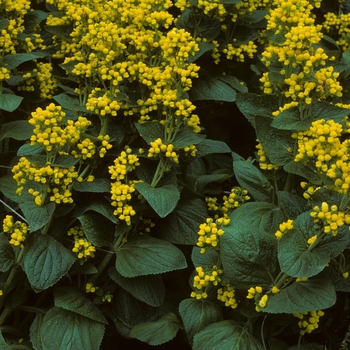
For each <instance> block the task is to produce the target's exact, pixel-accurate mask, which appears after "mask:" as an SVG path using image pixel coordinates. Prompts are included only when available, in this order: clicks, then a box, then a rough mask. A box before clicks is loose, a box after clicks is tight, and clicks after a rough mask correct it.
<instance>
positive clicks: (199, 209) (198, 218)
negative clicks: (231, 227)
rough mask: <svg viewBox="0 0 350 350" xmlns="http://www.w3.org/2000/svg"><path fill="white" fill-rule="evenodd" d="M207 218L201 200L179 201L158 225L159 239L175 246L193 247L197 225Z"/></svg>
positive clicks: (204, 206)
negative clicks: (187, 245)
mask: <svg viewBox="0 0 350 350" xmlns="http://www.w3.org/2000/svg"><path fill="white" fill-rule="evenodd" d="M206 218H207V208H206V205H205V203H204V202H203V201H202V200H201V199H196V198H194V199H183V200H180V201H179V203H178V205H177V206H176V208H175V209H174V210H173V211H172V212H171V213H170V214H169V215H168V216H167V217H166V218H164V219H163V220H161V221H160V223H159V232H160V236H159V238H162V239H164V240H166V241H169V242H171V243H175V244H189V245H194V244H196V242H197V238H198V235H197V232H198V230H199V225H200V224H202V223H203V222H205V219H206Z"/></svg>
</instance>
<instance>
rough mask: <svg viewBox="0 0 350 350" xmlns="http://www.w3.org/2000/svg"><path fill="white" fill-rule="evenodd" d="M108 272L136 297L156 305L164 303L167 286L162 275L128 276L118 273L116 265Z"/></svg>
mask: <svg viewBox="0 0 350 350" xmlns="http://www.w3.org/2000/svg"><path fill="white" fill-rule="evenodd" d="M108 274H109V276H110V277H111V279H112V280H113V281H114V282H116V283H118V284H119V285H120V286H121V287H122V288H124V289H125V290H126V291H127V292H129V293H130V294H131V295H133V296H134V297H135V298H136V299H138V300H140V301H143V302H144V303H146V304H148V305H151V306H155V307H156V306H160V305H161V304H162V303H163V301H164V296H165V288H164V284H163V281H162V277H161V276H159V275H154V276H152V275H151V276H139V277H133V278H126V277H123V276H122V275H121V274H120V273H118V271H117V270H115V268H114V266H112V267H111V268H110V269H109V270H108Z"/></svg>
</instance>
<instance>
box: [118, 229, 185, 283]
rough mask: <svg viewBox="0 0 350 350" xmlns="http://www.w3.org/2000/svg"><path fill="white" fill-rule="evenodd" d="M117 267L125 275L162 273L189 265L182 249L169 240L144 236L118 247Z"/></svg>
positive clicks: (135, 275)
mask: <svg viewBox="0 0 350 350" xmlns="http://www.w3.org/2000/svg"><path fill="white" fill-rule="evenodd" d="M116 256H117V259H116V265H115V266H116V269H117V271H118V272H119V273H120V274H121V275H122V276H124V277H137V276H143V275H154V274H161V273H164V272H169V271H174V270H180V269H184V268H185V267H187V263H186V259H185V257H184V255H183V254H182V252H181V250H180V249H178V248H176V247H175V246H174V245H172V244H171V243H169V242H166V241H163V240H160V239H157V238H153V237H147V236H142V237H140V238H136V239H132V240H130V241H128V242H127V243H125V244H124V245H122V246H121V247H119V248H117V249H116Z"/></svg>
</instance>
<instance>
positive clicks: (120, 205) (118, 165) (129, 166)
mask: <svg viewBox="0 0 350 350" xmlns="http://www.w3.org/2000/svg"><path fill="white" fill-rule="evenodd" d="M138 160H139V158H138V157H137V156H136V155H135V154H133V153H132V150H131V148H130V147H128V146H126V147H125V150H124V151H122V152H121V153H120V155H119V156H118V157H117V158H116V159H115V160H114V165H111V166H110V167H109V173H110V174H111V179H112V180H116V181H115V182H113V183H112V184H111V194H112V203H111V204H112V206H113V207H116V209H115V211H114V215H117V216H118V218H119V219H120V220H123V221H125V222H126V223H127V224H128V225H131V217H132V216H134V215H135V214H136V212H135V210H134V209H133V207H132V206H131V205H130V204H129V203H130V201H131V199H132V194H133V193H134V192H135V181H133V180H128V179H127V177H128V173H130V172H131V171H133V170H134V169H135V168H136V167H137V166H138V165H140V163H139V161H138Z"/></svg>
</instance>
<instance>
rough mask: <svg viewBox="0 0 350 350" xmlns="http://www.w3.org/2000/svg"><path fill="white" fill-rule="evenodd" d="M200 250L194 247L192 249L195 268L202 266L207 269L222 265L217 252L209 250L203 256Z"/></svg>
mask: <svg viewBox="0 0 350 350" xmlns="http://www.w3.org/2000/svg"><path fill="white" fill-rule="evenodd" d="M200 250H201V249H200V248H199V247H193V249H192V254H191V260H192V262H193V265H194V266H202V267H203V269H205V268H213V266H214V265H220V264H221V259H220V255H219V253H218V252H217V251H215V250H207V251H206V252H205V254H202V253H201V252H200Z"/></svg>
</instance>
